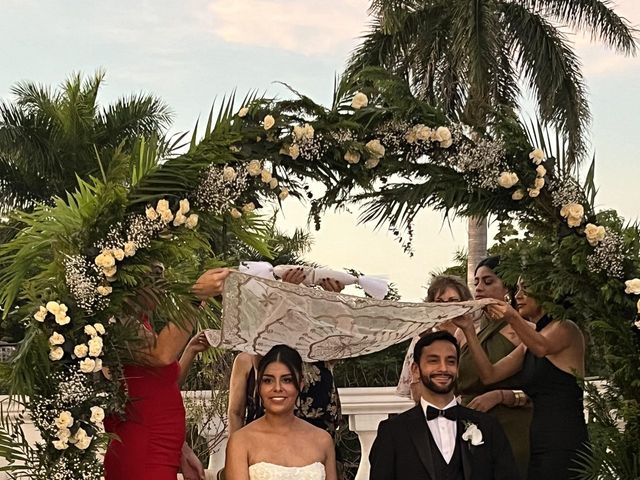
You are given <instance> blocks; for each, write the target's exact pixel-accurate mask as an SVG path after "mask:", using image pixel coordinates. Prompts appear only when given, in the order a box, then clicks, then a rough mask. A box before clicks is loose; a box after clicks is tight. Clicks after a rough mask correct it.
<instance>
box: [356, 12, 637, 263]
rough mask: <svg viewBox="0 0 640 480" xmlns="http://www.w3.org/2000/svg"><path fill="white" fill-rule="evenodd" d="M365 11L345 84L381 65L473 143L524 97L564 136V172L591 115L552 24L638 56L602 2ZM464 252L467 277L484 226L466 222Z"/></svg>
mask: <svg viewBox="0 0 640 480" xmlns="http://www.w3.org/2000/svg"><path fill="white" fill-rule="evenodd" d="M371 13H372V16H373V21H372V25H371V29H370V32H369V33H367V34H366V35H365V36H364V38H363V42H362V43H361V45H360V46H359V47H357V48H356V50H355V51H354V53H353V54H352V57H351V59H350V61H349V64H348V67H347V76H351V75H355V74H357V73H358V72H359V71H361V70H362V69H363V68H364V67H367V66H379V67H383V68H385V69H387V70H389V71H390V72H392V73H394V74H397V75H400V76H402V77H403V78H405V79H406V80H407V81H409V82H410V84H411V86H412V90H413V93H414V94H415V95H416V96H417V97H419V98H421V99H423V100H425V101H427V102H429V103H430V104H432V105H434V106H437V107H440V108H442V109H443V110H444V111H445V112H447V113H448V114H449V115H450V116H451V117H452V118H453V119H455V120H459V121H462V122H464V123H466V124H468V125H470V126H472V127H473V129H474V132H475V133H476V135H483V134H485V133H488V132H490V131H491V126H492V124H494V122H496V121H498V120H499V119H500V118H503V117H504V116H505V115H506V116H509V117H511V118H514V117H515V116H516V115H517V109H518V101H519V99H520V98H521V94H522V93H529V94H531V95H532V96H533V97H534V98H535V100H536V103H537V110H538V114H539V117H540V119H541V120H542V122H543V123H544V124H545V125H552V126H553V127H554V128H556V129H557V130H558V131H560V132H561V133H562V134H563V135H564V136H565V137H566V139H567V160H568V162H569V163H570V164H571V165H576V164H577V163H578V162H579V161H580V160H581V159H582V158H583V156H584V155H585V153H586V148H585V147H586V132H587V127H588V125H589V122H590V112H589V105H588V101H587V96H586V89H585V85H584V80H583V77H582V74H581V71H580V61H579V59H578V57H577V56H576V54H575V52H574V51H573V48H572V45H571V44H570V42H569V41H568V39H567V37H566V35H565V34H564V33H563V30H562V29H561V27H559V25H566V26H568V27H569V28H571V29H572V30H574V31H578V32H586V33H588V34H590V35H591V38H592V39H597V40H600V41H601V42H603V43H604V44H605V45H607V46H609V47H611V48H613V49H614V50H615V51H617V52H620V53H623V54H625V55H634V54H635V53H636V50H637V45H636V40H635V38H634V34H635V33H636V31H635V30H634V29H633V28H632V27H631V26H630V24H629V22H628V21H627V20H626V19H625V18H623V17H620V16H619V15H617V14H616V13H615V12H614V10H613V8H611V7H610V5H609V2H608V0H372V5H371ZM468 252H469V264H468V265H469V268H468V271H469V272H473V269H474V267H475V265H476V264H477V261H478V260H479V259H480V258H481V257H482V256H484V255H485V254H486V219H478V218H471V219H470V222H469V250H468ZM471 274H472V273H471Z"/></svg>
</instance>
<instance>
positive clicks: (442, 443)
mask: <svg viewBox="0 0 640 480" xmlns="http://www.w3.org/2000/svg"><path fill="white" fill-rule="evenodd" d="M459 356H460V348H459V346H458V342H457V341H456V339H455V337H454V336H453V335H451V334H450V333H449V332H446V331H439V332H433V333H427V334H426V335H425V336H423V337H422V338H421V339H420V340H419V341H418V342H417V343H416V346H415V349H414V351H413V358H414V365H413V367H412V368H413V369H414V375H415V374H417V373H419V374H420V379H421V380H422V384H423V386H424V388H422V398H421V400H420V403H419V404H418V405H416V406H415V407H414V408H412V409H411V410H408V411H406V412H404V413H402V414H400V415H397V416H396V417H393V418H390V419H389V420H385V421H383V422H382V423H380V426H379V427H378V436H377V437H376V440H375V442H374V443H373V447H372V449H371V454H370V455H369V460H370V462H371V475H370V477H369V479H370V480H414V479H415V480H423V479H425V480H517V479H519V475H518V471H517V467H516V465H515V461H514V459H513V453H512V452H511V446H510V445H509V442H508V441H507V438H506V437H505V435H504V432H503V431H502V428H501V427H500V425H499V424H498V422H497V421H496V420H495V419H494V418H493V417H492V416H490V415H488V414H486V413H480V412H477V411H475V410H471V409H468V408H465V407H462V406H459V405H458V404H457V403H456V400H455V397H454V395H453V388H454V386H455V383H456V380H457V378H458V358H459ZM522 434H523V435H528V432H522Z"/></svg>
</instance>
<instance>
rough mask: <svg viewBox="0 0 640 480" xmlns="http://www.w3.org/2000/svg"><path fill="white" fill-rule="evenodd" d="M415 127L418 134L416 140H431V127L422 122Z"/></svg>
mask: <svg viewBox="0 0 640 480" xmlns="http://www.w3.org/2000/svg"><path fill="white" fill-rule="evenodd" d="M413 129H414V131H415V134H416V140H420V141H422V142H426V141H427V140H431V136H432V135H433V130H431V129H430V128H429V127H426V126H424V125H422V124H418V125H416V126H415V127H413Z"/></svg>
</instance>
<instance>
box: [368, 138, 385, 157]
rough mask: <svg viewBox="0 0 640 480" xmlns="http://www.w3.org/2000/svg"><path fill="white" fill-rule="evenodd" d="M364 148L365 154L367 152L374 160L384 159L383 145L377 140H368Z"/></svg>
mask: <svg viewBox="0 0 640 480" xmlns="http://www.w3.org/2000/svg"><path fill="white" fill-rule="evenodd" d="M365 148H366V149H367V152H369V154H370V155H371V156H372V157H374V158H378V159H380V158H382V157H384V152H385V150H384V145H382V144H381V143H380V140H378V139H375V140H369V141H368V142H367V144H366V145H365Z"/></svg>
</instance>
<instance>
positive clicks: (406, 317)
mask: <svg viewBox="0 0 640 480" xmlns="http://www.w3.org/2000/svg"><path fill="white" fill-rule="evenodd" d="M223 301H224V303H223V310H222V312H223V313H222V331H221V332H218V333H217V334H216V333H214V331H208V332H207V333H208V335H207V338H208V339H209V342H210V343H211V344H212V345H214V346H220V347H223V348H228V349H232V350H239V351H243V352H248V353H258V354H261V355H264V354H265V353H266V352H268V351H269V349H270V348H271V347H273V346H274V345H278V344H286V345H289V346H290V347H292V348H295V349H296V350H297V351H298V352H299V353H300V355H301V356H302V359H303V360H304V361H309V362H313V361H318V360H339V359H341V358H350V357H358V356H360V355H366V354H368V353H373V352H377V351H380V350H383V349H385V348H387V347H389V346H391V345H394V344H396V343H400V342H402V341H404V340H407V339H410V338H412V337H414V336H415V335H418V334H419V333H421V332H424V331H425V330H430V329H431V328H433V327H434V326H435V325H437V324H439V323H440V322H444V321H446V320H449V319H452V318H455V317H457V316H460V315H464V314H467V313H472V312H474V311H477V310H479V309H481V308H482V307H483V306H484V305H486V304H487V303H491V301H492V300H479V301H471V302H461V303H405V302H393V301H388V300H375V299H371V298H363V297H354V296H352V295H344V294H340V293H333V292H326V291H324V290H321V289H315V288H309V287H305V286H299V285H292V284H290V283H283V282H278V281H273V280H265V279H262V278H258V277H253V276H249V275H245V274H242V273H238V272H232V273H231V275H229V277H228V278H227V280H226V281H225V288H224V293H223Z"/></svg>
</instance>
